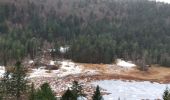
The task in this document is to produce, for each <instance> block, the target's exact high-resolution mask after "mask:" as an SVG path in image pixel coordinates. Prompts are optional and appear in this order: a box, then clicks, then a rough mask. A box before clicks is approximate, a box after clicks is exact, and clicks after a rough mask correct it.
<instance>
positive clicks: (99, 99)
mask: <svg viewBox="0 0 170 100" xmlns="http://www.w3.org/2000/svg"><path fill="white" fill-rule="evenodd" d="M92 99H93V100H103V98H102V96H101V93H100V87H99V86H97V87H96V91H95V92H94V95H93V97H92Z"/></svg>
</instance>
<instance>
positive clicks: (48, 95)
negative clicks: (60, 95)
mask: <svg viewBox="0 0 170 100" xmlns="http://www.w3.org/2000/svg"><path fill="white" fill-rule="evenodd" d="M34 100H56V97H55V95H54V93H53V91H52V89H51V87H50V86H49V84H48V83H44V84H43V85H41V88H40V89H39V90H38V91H37V92H36V94H35V99H34Z"/></svg>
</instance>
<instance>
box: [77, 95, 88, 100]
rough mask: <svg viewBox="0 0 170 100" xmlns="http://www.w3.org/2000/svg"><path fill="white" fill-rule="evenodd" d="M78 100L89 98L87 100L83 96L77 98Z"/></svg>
mask: <svg viewBox="0 0 170 100" xmlns="http://www.w3.org/2000/svg"><path fill="white" fill-rule="evenodd" d="M77 100H87V98H85V97H83V96H79V97H78V98H77Z"/></svg>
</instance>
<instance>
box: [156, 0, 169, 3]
mask: <svg viewBox="0 0 170 100" xmlns="http://www.w3.org/2000/svg"><path fill="white" fill-rule="evenodd" d="M156 1H157V2H164V3H170V0H156Z"/></svg>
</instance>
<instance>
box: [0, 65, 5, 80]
mask: <svg viewBox="0 0 170 100" xmlns="http://www.w3.org/2000/svg"><path fill="white" fill-rule="evenodd" d="M4 73H5V67H4V66H0V78H2V77H3V75H4Z"/></svg>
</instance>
